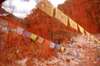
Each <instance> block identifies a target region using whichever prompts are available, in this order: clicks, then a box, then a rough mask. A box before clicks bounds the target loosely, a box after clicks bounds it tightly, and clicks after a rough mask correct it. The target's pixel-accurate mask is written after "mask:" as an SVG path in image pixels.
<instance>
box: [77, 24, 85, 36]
mask: <svg viewBox="0 0 100 66" xmlns="http://www.w3.org/2000/svg"><path fill="white" fill-rule="evenodd" d="M78 27H79V29H80V32H81V33H83V35H84V29H83V28H82V27H81V26H80V25H78Z"/></svg>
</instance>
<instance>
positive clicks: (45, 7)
mask: <svg viewBox="0 0 100 66" xmlns="http://www.w3.org/2000/svg"><path fill="white" fill-rule="evenodd" d="M37 7H38V8H39V9H40V10H42V11H44V12H45V13H46V14H48V15H49V16H51V17H52V16H53V12H54V6H53V5H52V4H51V3H50V2H48V1H41V2H39V3H38V4H37Z"/></svg>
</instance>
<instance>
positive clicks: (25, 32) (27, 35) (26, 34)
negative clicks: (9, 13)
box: [23, 30, 31, 38]
mask: <svg viewBox="0 0 100 66" xmlns="http://www.w3.org/2000/svg"><path fill="white" fill-rule="evenodd" d="M30 35H31V33H30V32H28V31H26V30H25V31H24V33H23V36H25V37H27V38H30Z"/></svg>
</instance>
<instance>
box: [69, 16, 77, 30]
mask: <svg viewBox="0 0 100 66" xmlns="http://www.w3.org/2000/svg"><path fill="white" fill-rule="evenodd" d="M69 23H70V26H71V27H72V28H74V29H75V30H78V28H77V23H76V22H74V21H73V20H72V19H71V18H69Z"/></svg>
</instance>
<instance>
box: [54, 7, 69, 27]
mask: <svg viewBox="0 0 100 66" xmlns="http://www.w3.org/2000/svg"><path fill="white" fill-rule="evenodd" d="M55 18H57V19H59V20H60V21H61V22H62V23H63V24H65V25H66V26H68V16H66V15H65V14H64V13H63V12H62V11H60V10H59V9H58V8H56V12H55Z"/></svg>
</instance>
